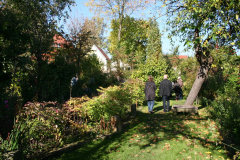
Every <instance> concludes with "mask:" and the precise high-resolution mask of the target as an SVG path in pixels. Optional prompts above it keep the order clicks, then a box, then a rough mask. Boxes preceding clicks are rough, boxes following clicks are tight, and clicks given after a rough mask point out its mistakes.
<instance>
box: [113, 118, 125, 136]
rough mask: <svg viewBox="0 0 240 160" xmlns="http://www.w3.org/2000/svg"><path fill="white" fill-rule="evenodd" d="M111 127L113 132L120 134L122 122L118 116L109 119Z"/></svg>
mask: <svg viewBox="0 0 240 160" xmlns="http://www.w3.org/2000/svg"><path fill="white" fill-rule="evenodd" d="M111 125H112V129H113V132H117V133H120V132H122V125H123V124H122V120H121V118H120V117H119V116H117V115H115V116H112V117H111Z"/></svg>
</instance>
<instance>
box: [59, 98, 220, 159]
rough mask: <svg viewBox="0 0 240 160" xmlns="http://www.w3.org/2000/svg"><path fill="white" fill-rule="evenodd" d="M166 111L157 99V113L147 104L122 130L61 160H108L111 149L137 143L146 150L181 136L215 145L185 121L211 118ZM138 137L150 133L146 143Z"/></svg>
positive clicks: (118, 150) (115, 149) (86, 145)
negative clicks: (150, 112) (140, 141)
mask: <svg viewBox="0 0 240 160" xmlns="http://www.w3.org/2000/svg"><path fill="white" fill-rule="evenodd" d="M162 110H163V106H162V103H161V102H156V104H155V107H154V114H149V113H148V111H147V107H144V108H143V110H142V111H138V112H137V117H135V119H133V121H132V122H131V123H129V124H128V126H127V127H126V128H125V129H124V131H123V132H122V133H120V134H114V135H113V136H111V137H110V138H105V139H103V140H101V141H92V142H89V143H87V144H85V145H84V146H83V147H82V148H79V149H77V150H75V151H73V152H71V153H66V154H64V155H62V156H61V158H59V159H68V160H73V159H88V160H91V159H94V160H95V159H108V158H109V157H108V154H110V153H111V152H119V154H121V152H124V151H127V149H128V148H129V147H131V146H133V145H134V146H138V147H139V148H140V149H146V148H147V147H149V146H152V145H153V144H156V145H158V144H160V143H162V142H164V141H166V140H171V139H178V138H179V136H181V137H182V139H183V140H184V139H196V140H198V141H199V143H201V144H202V146H204V147H205V148H207V147H209V146H206V144H211V146H215V144H214V143H215V142H211V141H209V139H207V138H204V137H203V138H200V137H198V135H197V134H196V133H194V132H192V131H191V128H190V127H189V126H186V125H185V124H184V121H185V120H193V121H195V122H196V123H201V120H207V118H201V117H200V116H198V115H197V116H190V115H189V114H180V115H178V114H175V113H173V112H171V111H170V112H168V113H164V114H163V113H162V112H161V111H162ZM159 133H162V136H159ZM137 136H146V137H147V138H146V139H145V143H144V144H142V143H138V141H136V139H137ZM131 140H134V143H129V141H131ZM123 145H128V147H127V148H126V150H125V149H120V148H121V147H122V146H123ZM209 148H210V147H209ZM210 149H211V148H210ZM212 149H214V148H212ZM120 150H121V151H120ZM129 154H130V153H129Z"/></svg>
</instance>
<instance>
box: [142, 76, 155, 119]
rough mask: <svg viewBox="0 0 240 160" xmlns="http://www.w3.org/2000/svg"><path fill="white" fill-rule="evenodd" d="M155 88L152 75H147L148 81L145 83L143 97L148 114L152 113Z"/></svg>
mask: <svg viewBox="0 0 240 160" xmlns="http://www.w3.org/2000/svg"><path fill="white" fill-rule="evenodd" d="M156 89H157V87H156V84H155V82H154V81H153V76H151V75H150V76H148V82H146V84H145V88H144V93H145V98H146V100H147V105H148V113H149V114H152V113H153V106H154V103H155V101H154V100H155V91H156Z"/></svg>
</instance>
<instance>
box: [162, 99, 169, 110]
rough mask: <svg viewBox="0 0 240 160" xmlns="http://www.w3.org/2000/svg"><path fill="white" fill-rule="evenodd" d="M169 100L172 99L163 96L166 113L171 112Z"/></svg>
mask: <svg viewBox="0 0 240 160" xmlns="http://www.w3.org/2000/svg"><path fill="white" fill-rule="evenodd" d="M169 98H170V97H169V96H162V100H163V109H164V112H168V111H169ZM166 101H167V106H166Z"/></svg>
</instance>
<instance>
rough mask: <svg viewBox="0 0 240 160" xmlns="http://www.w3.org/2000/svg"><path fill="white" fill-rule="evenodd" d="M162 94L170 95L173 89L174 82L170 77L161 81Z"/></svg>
mask: <svg viewBox="0 0 240 160" xmlns="http://www.w3.org/2000/svg"><path fill="white" fill-rule="evenodd" d="M159 89H160V96H170V95H171V91H172V82H171V81H169V80H168V79H164V80H163V81H162V82H160V87H159Z"/></svg>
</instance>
